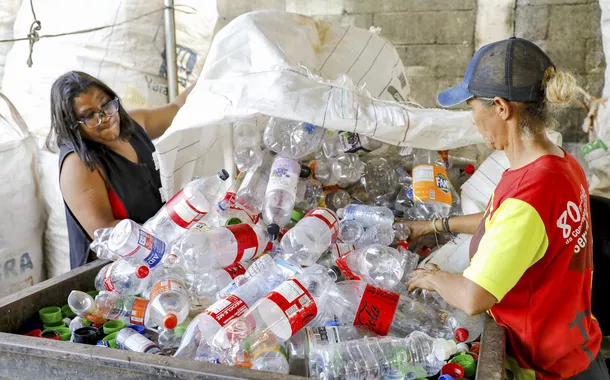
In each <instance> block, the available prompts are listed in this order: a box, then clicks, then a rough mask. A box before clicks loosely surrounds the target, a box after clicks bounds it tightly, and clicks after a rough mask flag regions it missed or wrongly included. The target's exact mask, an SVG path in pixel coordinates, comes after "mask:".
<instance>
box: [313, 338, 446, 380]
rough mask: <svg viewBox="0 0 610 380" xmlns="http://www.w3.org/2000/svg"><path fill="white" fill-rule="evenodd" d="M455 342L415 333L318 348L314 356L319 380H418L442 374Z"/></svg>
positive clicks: (314, 372)
mask: <svg viewBox="0 0 610 380" xmlns="http://www.w3.org/2000/svg"><path fill="white" fill-rule="evenodd" d="M456 352H457V347H456V344H455V342H453V341H450V340H445V339H439V338H432V337H430V336H428V335H426V334H424V333H422V332H419V331H415V332H413V333H411V334H410V335H409V336H408V337H406V338H390V337H385V338H375V337H371V338H365V339H360V340H355V341H348V342H342V343H337V344H333V345H327V346H319V347H317V348H316V349H315V350H314V351H313V352H312V353H311V355H310V360H309V363H310V367H309V368H310V376H311V377H313V378H316V379H329V380H330V379H342V380H344V379H355V378H362V379H365V378H376V379H379V378H386V379H398V378H400V379H403V378H404V379H415V378H422V377H428V376H434V375H436V374H438V373H439V371H440V370H441V368H442V367H443V366H444V365H445V363H446V360H448V359H449V358H450V357H451V355H453V354H454V353H456Z"/></svg>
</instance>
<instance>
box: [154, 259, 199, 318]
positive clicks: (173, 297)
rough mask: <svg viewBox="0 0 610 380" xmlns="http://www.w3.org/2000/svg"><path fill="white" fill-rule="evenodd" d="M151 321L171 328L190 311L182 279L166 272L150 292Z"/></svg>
mask: <svg viewBox="0 0 610 380" xmlns="http://www.w3.org/2000/svg"><path fill="white" fill-rule="evenodd" d="M149 307H150V308H152V310H153V311H154V312H152V313H151V321H152V323H154V324H155V325H157V326H161V327H164V328H166V329H173V328H174V327H176V326H177V325H178V324H180V323H182V322H184V320H185V319H186V317H187V316H188V314H189V311H190V305H189V296H188V293H187V291H186V288H185V286H184V283H183V281H182V279H181V278H180V277H179V276H178V275H177V274H175V273H173V272H171V271H168V272H166V273H165V274H164V275H163V276H161V278H160V279H159V281H157V282H156V283H155V284H154V285H153V287H152V290H151V292H150V303H149Z"/></svg>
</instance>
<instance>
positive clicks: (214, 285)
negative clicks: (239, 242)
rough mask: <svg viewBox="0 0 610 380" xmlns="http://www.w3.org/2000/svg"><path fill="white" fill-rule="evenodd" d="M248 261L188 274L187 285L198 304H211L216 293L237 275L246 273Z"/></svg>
mask: <svg viewBox="0 0 610 380" xmlns="http://www.w3.org/2000/svg"><path fill="white" fill-rule="evenodd" d="M246 268H248V264H247V263H233V264H231V265H228V266H226V267H224V268H220V269H206V270H203V271H195V272H191V273H189V274H188V275H187V279H186V281H185V285H186V286H187V288H188V290H189V292H190V293H191V295H193V296H194V297H195V299H196V300H197V302H198V304H200V305H210V304H211V303H212V302H213V301H214V300H215V299H216V294H217V293H218V292H219V291H221V290H222V289H223V288H224V287H226V286H227V285H229V284H230V283H231V282H232V281H233V280H234V279H235V278H236V277H237V276H239V275H243V274H245V273H246Z"/></svg>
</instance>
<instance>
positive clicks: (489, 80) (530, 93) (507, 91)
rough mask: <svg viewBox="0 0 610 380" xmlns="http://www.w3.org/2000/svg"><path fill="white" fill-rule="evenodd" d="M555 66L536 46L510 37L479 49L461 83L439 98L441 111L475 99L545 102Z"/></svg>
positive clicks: (442, 93) (439, 95) (440, 94)
mask: <svg viewBox="0 0 610 380" xmlns="http://www.w3.org/2000/svg"><path fill="white" fill-rule="evenodd" d="M549 68H552V69H553V70H554V69H555V65H553V62H552V61H551V59H550V58H549V57H548V56H547V55H546V53H545V52H544V51H542V49H540V48H539V47H538V46H537V45H536V44H534V43H533V42H530V41H528V40H524V39H522V38H516V37H511V38H509V39H507V40H503V41H498V42H493V43H491V44H489V45H485V46H483V47H482V48H480V49H479V50H478V51H477V52H476V54H475V55H474V57H472V59H471V60H470V63H468V67H467V68H466V72H465V73H464V79H463V80H462V83H460V84H458V85H457V86H454V87H451V88H449V89H447V90H445V91H442V92H441V93H439V94H438V97H437V102H438V104H439V105H440V106H441V107H453V106H456V105H458V104H460V103H463V102H465V101H467V100H468V99H472V98H475V97H482V98H493V97H495V96H499V97H501V98H503V99H506V100H508V101H513V102H538V101H540V100H541V99H543V98H544V87H543V80H544V78H545V75H546V73H547V70H549Z"/></svg>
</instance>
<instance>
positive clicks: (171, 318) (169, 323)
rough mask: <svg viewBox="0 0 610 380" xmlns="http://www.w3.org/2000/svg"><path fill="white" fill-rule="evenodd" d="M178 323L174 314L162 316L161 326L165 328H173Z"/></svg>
mask: <svg viewBox="0 0 610 380" xmlns="http://www.w3.org/2000/svg"><path fill="white" fill-rule="evenodd" d="M177 325H178V317H176V315H175V314H167V315H166V316H165V318H163V326H164V327H165V328H166V329H173V328H174V327H176V326H177Z"/></svg>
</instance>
